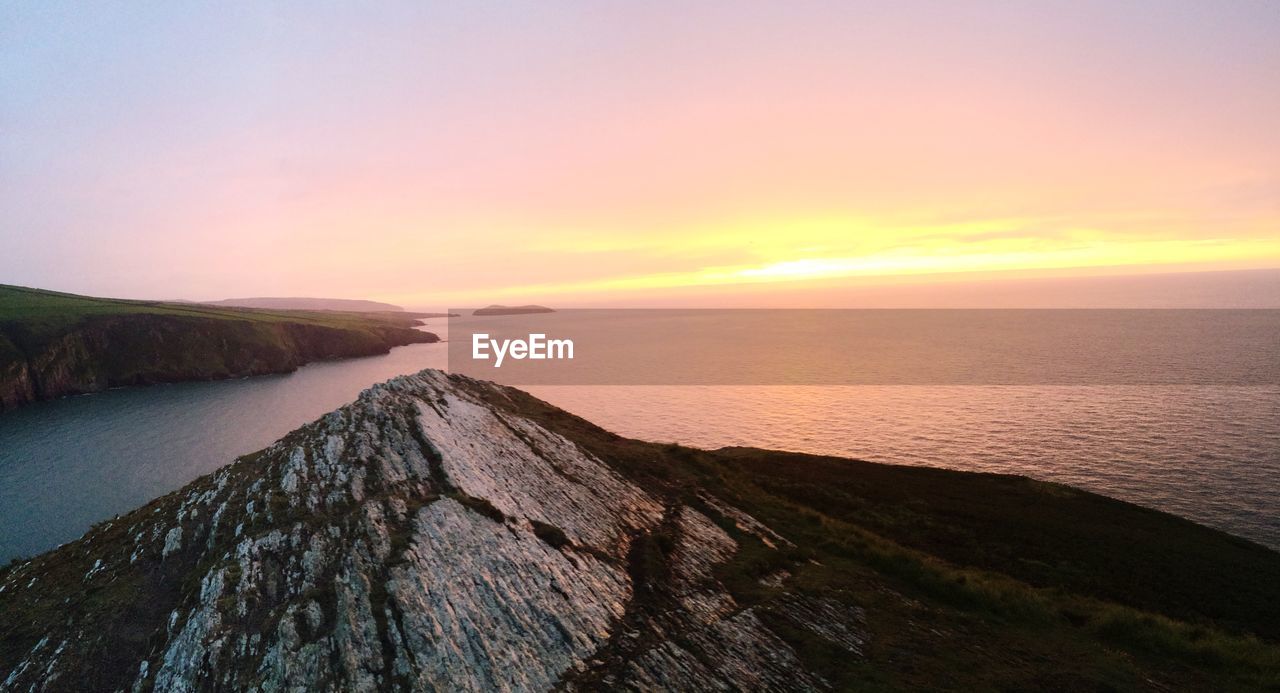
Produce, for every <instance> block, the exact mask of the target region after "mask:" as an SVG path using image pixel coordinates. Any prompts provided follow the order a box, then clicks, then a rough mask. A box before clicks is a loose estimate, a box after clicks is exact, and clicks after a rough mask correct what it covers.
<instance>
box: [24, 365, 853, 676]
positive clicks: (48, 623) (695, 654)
mask: <svg viewBox="0 0 1280 693" xmlns="http://www.w3.org/2000/svg"><path fill="white" fill-rule="evenodd" d="M507 397H508V394H507V391H505V390H504V389H502V388H499V387H497V386H493V385H489V384H485V383H480V382H477V381H472V380H468V379H464V378H460V377H450V376H446V375H444V374H442V373H440V372H437V371H424V372H422V373H419V374H417V375H413V376H405V377H401V378H397V379H395V380H392V381H389V382H387V383H385V384H382V385H379V386H376V387H374V388H372V389H370V390H368V391H366V392H365V393H363V394H362V395H361V396H360V398H359V399H358V400H357V401H356V402H354V403H353V404H351V405H348V406H346V407H343V408H342V409H340V410H338V411H335V412H333V413H331V414H329V415H328V416H326V417H324V418H323V419H321V420H319V421H317V422H315V423H313V424H310V425H308V426H305V427H303V428H301V429H299V430H297V431H295V432H293V433H291V434H289V435H288V436H286V437H285V438H284V439H282V440H281V441H279V442H277V443H276V444H274V445H272V446H271V447H269V448H267V449H266V450H263V451H261V452H260V453H257V454H255V455H251V456H248V457H246V458H243V459H242V460H240V461H238V462H236V463H235V464H232V465H230V466H228V467H225V468H223V469H221V470H219V471H218V472H216V473H214V474H212V475H210V476H207V477H204V478H202V479H200V480H197V481H196V482H194V483H192V484H191V485H190V486H188V487H187V488H185V489H183V490H181V491H178V492H176V493H174V494H171V495H169V496H166V497H164V498H162V499H159V500H157V501H155V502H153V503H152V504H150V505H148V506H147V507H144V508H141V509H139V510H137V511H134V512H133V513H130V514H128V515H126V516H123V517H119V518H116V519H114V520H112V521H110V522H108V523H105V524H103V525H102V526H99V527H97V528H95V529H94V530H93V531H91V532H90V533H88V534H86V535H85V537H84V538H83V539H81V540H79V541H77V542H74V543H72V544H68V545H67V546H64V547H62V548H61V549H59V550H57V551H55V552H51V553H50V554H46V555H44V556H41V557H38V558H36V559H33V560H31V561H27V562H25V563H22V564H19V565H17V566H16V567H14V568H12V569H10V570H8V571H6V572H4V573H3V574H0V607H3V609H4V613H6V615H7V616H8V617H9V619H10V623H9V624H8V625H7V626H5V628H6V630H5V631H4V633H3V636H4V637H3V647H4V649H3V650H0V689H2V690H31V689H34V690H84V689H100V690H130V689H131V690H137V691H145V690H152V689H154V690H165V691H186V690H212V689H238V690H263V691H267V690H297V691H302V690H306V691H327V690H333V691H338V690H344V691H345V690H386V689H404V690H474V691H482V690H483V691H490V690H509V691H524V690H551V689H555V688H561V689H594V688H597V687H601V686H608V687H616V688H636V689H655V688H658V689H672V690H693V689H702V690H707V689H718V690H732V689H752V690H759V689H776V690H782V689H797V688H799V689H820V688H824V687H826V685H827V684H826V682H825V681H824V680H823V679H822V678H821V677H820V676H818V675H816V674H814V673H811V672H808V671H806V670H805V668H804V667H803V666H802V665H801V662H800V659H799V658H798V657H797V655H796V653H795V652H793V651H792V649H791V647H790V646H788V644H787V643H786V642H784V641H783V640H782V639H781V638H779V636H778V635H777V634H775V633H774V632H773V631H771V630H770V627H769V626H768V625H766V622H767V621H768V619H766V618H762V616H763V614H762V613H760V609H759V607H755V606H752V607H748V606H744V605H741V604H739V603H737V602H736V601H735V600H734V598H733V597H732V596H731V595H730V594H729V592H728V591H727V590H726V589H725V587H724V586H723V585H722V584H721V583H720V582H719V581H718V580H717V577H716V574H717V573H716V571H717V567H718V566H721V565H723V564H725V562H727V561H730V560H732V559H733V557H734V556H735V555H736V554H737V552H738V551H739V549H740V546H739V541H738V539H735V535H734V534H731V533H730V531H729V530H732V531H734V532H735V534H736V536H738V537H739V538H741V537H750V538H752V540H753V541H755V540H757V539H755V537H758V538H759V539H758V541H762V542H766V543H768V544H770V545H776V544H779V543H784V542H786V539H784V538H783V537H781V536H779V535H777V534H776V533H774V532H773V530H771V529H769V528H768V527H766V526H764V525H763V524H761V523H759V522H758V521H757V520H755V519H754V518H752V517H750V516H749V515H747V514H746V513H744V512H742V511H741V510H738V509H736V508H733V507H731V506H729V505H727V504H725V503H724V502H722V501H719V500H716V499H714V498H711V497H707V496H705V495H703V496H698V495H692V496H690V495H689V494H684V495H681V494H674V493H672V492H671V491H670V490H669V489H667V490H657V489H652V488H650V489H646V488H641V487H640V486H639V485H637V484H636V483H635V482H634V481H633V480H630V479H628V478H627V477H626V476H625V475H624V474H623V473H622V472H621V471H619V470H618V469H616V468H615V467H614V466H612V465H611V464H610V462H609V461H608V460H607V459H600V458H598V457H596V456H593V455H591V454H589V453H587V452H585V451H584V450H583V449H581V448H580V447H579V446H578V445H577V444H575V443H574V442H573V441H572V440H570V439H569V438H567V437H565V435H562V434H561V433H558V432H556V431H553V430H549V429H548V428H546V427H544V426H543V425H540V424H538V423H536V422H535V421H533V420H531V419H528V418H525V417H522V416H520V415H519V414H518V413H517V411H516V410H514V409H513V408H506V407H503V406H501V403H502V401H503V400H504V398H507ZM682 498H684V499H687V498H693V499H694V500H692V501H688V502H686V501H684V500H681V499H682ZM695 506H696V507H695ZM778 603H779V604H780V605H781V606H774V607H771V608H772V611H771V612H770V614H769V618H772V619H778V618H783V619H785V620H786V623H788V624H789V627H794V628H804V629H808V630H809V631H811V632H812V633H813V634H814V635H815V637H822V638H825V639H826V640H827V641H829V642H830V643H831V644H832V646H835V647H841V648H844V649H845V650H847V651H848V653H849V655H850V656H857V655H858V653H859V651H860V648H861V647H862V645H863V643H864V641H865V635H864V634H863V630H862V629H861V619H862V615H861V613H860V611H859V610H858V609H855V608H850V607H848V606H846V605H843V604H837V603H827V602H824V601H821V600H816V599H814V598H811V597H802V596H800V595H790V596H789V597H788V599H786V600H781V601H779V602H778Z"/></svg>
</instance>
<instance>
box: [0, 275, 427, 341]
mask: <svg viewBox="0 0 1280 693" xmlns="http://www.w3.org/2000/svg"><path fill="white" fill-rule="evenodd" d="M126 314H131V315H136V314H145V315H167V316H176V317H192V318H205V319H210V320H248V321H250V322H265V323H280V322H295V323H305V324H312V325H324V326H328V327H343V328H353V329H360V328H366V327H368V326H369V325H370V324H390V325H398V326H403V327H408V326H412V325H413V324H414V322H413V318H412V317H410V316H406V315H404V314H397V313H396V312H393V311H388V312H386V313H349V312H338V311H308V310H268V309H259V308H232V307H223V306H210V305H203V304H197V303H165V302H163V301H133V300H128V299H117V298H95V297H91V296H78V295H76V294H64V293H59V292H56V291H45V290H43V289H31V288H27V287H21V286H9V285H4V284H0V323H4V322H21V323H23V324H26V325H30V326H31V327H32V329H33V330H35V331H37V332H40V333H52V332H57V331H60V330H63V329H66V328H68V327H70V326H73V325H74V324H76V323H77V322H79V321H81V320H83V319H85V318H88V317H94V316H105V315H126Z"/></svg>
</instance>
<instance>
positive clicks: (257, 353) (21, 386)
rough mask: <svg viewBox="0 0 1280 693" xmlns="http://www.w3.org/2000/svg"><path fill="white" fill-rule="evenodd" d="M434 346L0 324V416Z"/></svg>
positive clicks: (243, 332) (126, 325)
mask: <svg viewBox="0 0 1280 693" xmlns="http://www.w3.org/2000/svg"><path fill="white" fill-rule="evenodd" d="M433 341H438V338H437V337H436V336H435V335H433V334H430V333H427V332H422V331H419V330H415V329H412V328H410V327H408V326H403V325H397V324H391V323H379V322H374V321H370V322H369V323H368V324H363V325H361V326H360V327H359V329H353V328H345V327H336V326H329V325H321V324H311V323H307V322H301V321H300V322H289V321H274V322H265V321H258V322H254V321H249V320H227V319H208V318H202V317H187V316H177V315H159V314H148V313H135V314H120V315H105V316H93V317H89V318H86V319H83V320H80V321H78V322H76V323H75V324H74V325H71V326H69V327H67V328H66V329H61V330H58V331H55V332H53V333H51V334H50V333H44V332H37V331H35V330H31V329H29V328H28V327H27V325H25V324H23V323H19V322H13V323H8V324H0V411H4V410H6V409H12V408H14V407H17V406H19V405H21V404H24V403H27V402H33V401H38V400H45V399H53V398H56V397H61V396H64V395H71V394H81V393H85V392H98V391H101V390H105V389H107V388H110V387H118V386H125V385H147V384H153V383H163V382H178V381H185V380H214V379H220V378H236V377H242V376H247V375H263V374H267V373H287V372H290V371H293V370H295V369H297V368H298V367H299V366H302V365H304V364H306V363H309V362H311V361H317V360H323V359H334V358H346V357H353V356H372V355H374V354H385V353H387V352H388V351H389V350H390V349H391V348H392V347H395V346H401V345H404V344H412V343H418V342H433Z"/></svg>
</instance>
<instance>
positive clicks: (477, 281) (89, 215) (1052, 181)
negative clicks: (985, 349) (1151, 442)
mask: <svg viewBox="0 0 1280 693" xmlns="http://www.w3.org/2000/svg"><path fill="white" fill-rule="evenodd" d="M358 5H364V6H363V7H360V6H358ZM1278 123H1280V3H1277V2H1275V1H1274V0H1256V1H1254V0H1235V1H1223V2H1203V1H1202V0H1191V1H1187V0H1151V1H1128V2H1119V1H1116V0H1105V1H1095V0H1071V1H1069V2H1065V1H1063V2H1059V1H1056V0H1045V1H1040V2H1034V3H1023V2H1006V1H999V2H996V1H991V2H980V1H976V0H975V1H969V2H943V1H936V2H923V1H916V0H905V1H902V2H891V3H890V2H856V1H851V0H845V1H842V2H832V3H823V2H806V1H804V0H798V1H793V2H775V3H757V2H748V1H735V2H698V1H696V0H695V1H693V2H680V3H662V2H651V3H621V2H600V1H594V2H580V3H579V2H483V1H482V2H474V3H431V2H422V1H418V2H407V3H394V2H381V3H324V2H307V3H301V2H299V3H265V2H244V3H236V2H227V3H160V2H130V3H116V2H104V3H66V4H62V3H56V2H18V3H15V2H9V1H8V0H0V283H10V284H21V285H28V286H38V287H45V288H52V289H58V290H64V291H73V292H78V293H86V294H93V295H107V296H127V297H139V298H187V299H214V298H224V297H231V296H335V297H337V296H341V297H351V298H370V299H377V300H386V301H391V302H394V303H398V304H401V305H406V306H446V305H452V306H459V305H482V304H487V303H492V302H520V303H524V302H544V303H552V304H554V305H608V304H609V303H610V302H614V301H616V302H629V303H631V304H635V303H637V302H640V303H643V302H644V301H645V300H646V299H650V298H651V299H652V300H655V301H657V300H661V301H672V300H677V299H680V300H689V299H690V297H694V298H696V297H699V296H714V297H716V299H715V300H723V301H729V302H731V301H732V299H733V297H735V296H736V297H739V298H740V299H741V298H742V297H752V296H761V295H766V294H767V295H769V296H774V297H776V296H778V295H786V294H788V292H795V295H796V296H804V297H805V298H803V299H797V300H801V301H803V302H806V303H810V304H812V303H823V302H824V301H825V302H827V303H830V302H832V301H837V302H838V301H840V300H843V299H841V298H840V297H841V296H844V295H846V294H844V293H842V292H841V290H842V289H843V288H848V287H856V286H879V285H885V286H890V285H899V284H902V283H903V282H904V281H908V280H910V281H913V282H918V283H920V284H922V285H939V286H945V285H946V283H947V282H949V281H953V280H957V278H959V279H965V278H969V279H984V280H985V279H987V278H991V277H997V278H998V277H1001V276H1006V275H1008V276H1014V277H1018V278H1020V279H1026V278H1030V279H1032V280H1036V279H1038V278H1043V277H1060V276H1063V275H1064V273H1066V274H1068V275H1071V274H1082V275H1104V276H1110V275H1115V274H1152V273H1164V272H1185V271H1205V270H1234V269H1257V268H1277V267H1280V127H1278V126H1277V124H1278ZM942 291H943V292H944V293H945V289H943V290H942ZM742 300H752V299H749V298H748V299H742Z"/></svg>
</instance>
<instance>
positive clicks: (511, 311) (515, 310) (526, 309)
mask: <svg viewBox="0 0 1280 693" xmlns="http://www.w3.org/2000/svg"><path fill="white" fill-rule="evenodd" d="M554 312H555V311H554V310H552V309H550V308H548V307H546V306H535V305H527V306H502V305H498V304H496V303H495V304H494V305H491V306H487V307H485V308H479V309H476V310H473V311H471V314H472V315H525V314H527V313H554Z"/></svg>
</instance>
